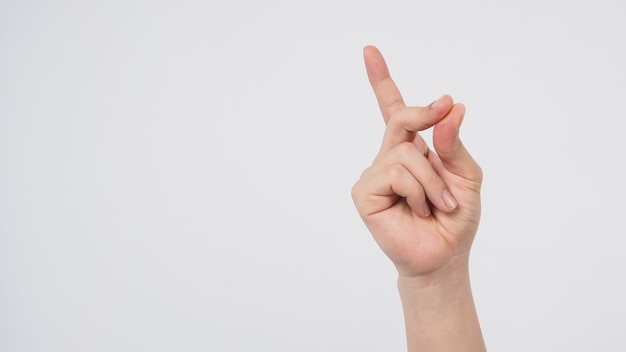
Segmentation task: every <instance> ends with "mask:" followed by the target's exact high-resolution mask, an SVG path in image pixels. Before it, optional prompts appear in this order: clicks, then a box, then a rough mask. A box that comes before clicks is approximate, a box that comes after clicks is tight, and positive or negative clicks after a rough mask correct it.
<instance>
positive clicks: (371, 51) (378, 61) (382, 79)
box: [363, 45, 406, 123]
mask: <svg viewBox="0 0 626 352" xmlns="http://www.w3.org/2000/svg"><path fill="white" fill-rule="evenodd" d="M363 59H364V60H365V68H366V70H367V77H368V78H369V81H370V84H371V86H372V88H373V89H374V94H375V95H376V100H378V106H379V107H380V112H382V114H383V119H384V120H385V123H387V121H389V117H390V116H391V114H392V113H393V112H395V111H397V110H398V109H401V108H403V107H405V106H406V105H405V104H404V100H403V99H402V95H401V94H400V90H398V87H397V86H396V84H395V83H394V82H393V80H392V79H391V76H390V75H389V68H388V67H387V63H386V62H385V59H384V58H383V55H382V54H381V53H380V51H378V49H377V48H376V47H375V46H371V45H368V46H366V47H365V48H363Z"/></svg>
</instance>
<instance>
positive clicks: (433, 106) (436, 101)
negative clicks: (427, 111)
mask: <svg viewBox="0 0 626 352" xmlns="http://www.w3.org/2000/svg"><path fill="white" fill-rule="evenodd" d="M441 100H443V96H441V97H440V98H439V99H437V100H435V101H433V102H432V103H430V107H431V108H436V107H437V106H438V105H439V104H440V103H441Z"/></svg>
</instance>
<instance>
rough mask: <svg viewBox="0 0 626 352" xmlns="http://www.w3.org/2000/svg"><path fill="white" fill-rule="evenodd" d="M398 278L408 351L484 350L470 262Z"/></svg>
mask: <svg viewBox="0 0 626 352" xmlns="http://www.w3.org/2000/svg"><path fill="white" fill-rule="evenodd" d="M449 269H450V270H447V271H445V273H444V272H440V273H437V275H434V273H433V275H428V276H419V277H407V276H402V275H401V276H399V277H398V290H399V292H400V298H401V300H402V308H403V311H404V318H405V323H406V333H407V343H408V347H409V351H411V352H413V351H432V350H437V351H484V349H485V347H484V342H483V339H482V334H481V331H480V325H479V323H478V317H477V315H476V309H475V307H474V300H473V297H472V290H471V286H470V279H469V270H468V266H467V264H465V265H459V266H457V267H455V268H454V269H452V268H449Z"/></svg>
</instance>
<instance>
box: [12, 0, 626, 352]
mask: <svg viewBox="0 0 626 352" xmlns="http://www.w3.org/2000/svg"><path fill="white" fill-rule="evenodd" d="M625 15H626V5H624V3H623V2H621V1H617V0H614V1H609V0H600V1H590V0H588V1H565V0H561V1H535V0H533V1H482V2H476V1H474V2H467V1H326V0H323V1H309V2H306V3H305V2H296V1H277V0H270V1H231V2H229V3H228V4H227V2H226V1H223V2H218V1H189V0H183V1H141V0H130V1H128V0H127V1H121V0H118V1H67V0H64V1H54V2H53V1H8V0H4V1H1V2H0V350H1V351H6V352H18V351H19V352H21V351H29V352H30V351H64V352H68V351H403V350H404V349H405V340H404V327H403V321H402V313H401V307H400V300H399V298H398V294H397V292H396V283H395V279H396V275H395V270H394V268H393V267H392V265H391V263H390V262H389V261H388V260H387V258H386V257H385V256H384V255H383V254H382V252H381V251H380V250H379V249H378V248H377V247H376V244H375V243H374V241H373V240H372V239H371V236H370V235H369V233H368V232H367V230H366V228H365V226H364V225H362V223H361V220H360V218H359V217H358V215H357V213H356V211H355V210H354V209H353V205H352V201H351V199H350V188H351V186H352V184H353V183H354V182H355V181H356V179H357V178H358V176H359V175H360V173H361V171H362V169H364V168H365V167H367V166H368V165H369V163H370V162H371V160H372V158H373V157H374V154H375V153H376V151H377V149H378V145H379V142H380V138H381V136H382V131H383V128H384V125H383V122H382V119H381V118H380V116H379V113H378V108H377V106H376V102H375V99H374V96H373V94H372V93H371V91H370V88H369V86H368V83H367V79H366V75H365V69H364V66H363V64H362V57H361V48H362V47H363V46H364V45H367V44H375V45H377V46H378V47H379V48H380V49H381V51H382V52H383V54H384V55H385V56H386V58H387V60H388V63H389V66H390V69H391V72H392V75H393V76H394V77H395V79H396V81H397V83H398V85H399V86H400V89H401V90H402V92H403V94H404V96H405V100H406V101H407V103H408V104H411V105H424V104H428V103H430V102H431V101H432V100H434V99H436V98H438V97H439V96H440V95H442V94H444V93H448V94H451V95H452V96H453V97H455V99H456V100H457V101H461V102H463V103H465V104H466V106H467V110H468V113H467V115H466V118H465V122H464V126H463V129H462V131H461V136H462V139H463V140H464V142H465V144H466V146H467V147H468V149H470V151H471V152H472V153H473V155H474V156H475V158H476V159H477V160H478V161H479V163H480V164H481V165H482V166H483V169H484V172H485V181H484V191H483V199H484V210H483V220H482V224H481V227H480V229H479V233H478V236H477V238H476V241H475V244H474V249H473V254H472V262H471V271H472V282H473V288H474V294H475V299H476V304H477V308H478V313H479V316H480V319H481V323H482V327H483V332H484V335H485V339H486V342H487V346H488V348H489V349H490V350H492V351H617V350H624V349H626V337H625V335H624V328H625V327H626V326H625V323H624V318H623V317H624V316H626V304H624V297H626V282H625V276H624V268H626V256H625V255H624V247H625V246H626V240H625V238H624V237H625V235H626V231H625V230H624V209H625V206H624V199H625V198H626V186H625V184H624V181H625V180H626V171H625V170H624V160H625V159H624V156H623V154H624V152H625V151H626V148H625V146H624V142H623V139H622V135H623V133H624V130H625V128H626V123H625V122H624V119H625V117H626V116H625V115H626V114H625V113H624V109H625V108H624V104H623V99H624V96H625V93H626V70H625V69H624V66H623V65H624V62H626V44H625V43H626V41H625V40H624V35H625V33H626V24H625V23H626V22H624V20H623V19H624V16H625Z"/></svg>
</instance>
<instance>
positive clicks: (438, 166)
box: [352, 46, 485, 352]
mask: <svg viewBox="0 0 626 352" xmlns="http://www.w3.org/2000/svg"><path fill="white" fill-rule="evenodd" d="M363 55H364V59H365V66H366V69H367V74H368V78H369V81H370V84H371V86H372V88H373V90H374V93H375V95H376V99H377V100H378V104H379V107H380V111H381V113H382V116H383V119H384V121H385V123H386V129H385V133H384V136H383V141H382V145H381V148H380V151H379V153H378V155H377V156H376V158H375V160H374V162H373V163H372V165H371V166H370V167H369V168H367V169H366V170H365V171H364V172H363V173H362V175H361V177H360V179H359V180H358V181H357V182H356V184H355V185H354V187H353V189H352V198H353V200H354V203H355V205H356V207H357V209H358V211H359V214H360V216H361V217H362V219H363V221H364V222H365V224H366V225H367V227H368V229H369V230H370V232H371V233H372V235H373V236H374V239H375V240H376V242H377V243H378V245H379V246H380V248H381V249H382V250H383V252H384V253H385V254H386V255H387V256H388V257H389V259H391V261H392V262H393V263H394V265H395V266H396V268H397V270H398V288H399V292H400V297H401V299H402V304H403V310H404V316H405V323H406V333H407V343H408V350H409V351H410V352H415V351H484V350H485V345H484V341H483V338H482V334H481V331H480V325H479V322H478V318H477V315H476V309H475V307H474V301H473V298H472V292H471V287H470V280H469V270H468V262H469V253H470V249H471V245H472V242H473V240H474V237H475V235H476V231H477V229H478V223H479V220H480V187H481V183H482V170H481V169H480V167H479V166H478V164H477V163H476V162H475V161H474V159H473V158H472V157H471V155H470V154H469V152H468V151H467V150H466V149H465V147H464V146H463V144H462V142H461V140H460V139H459V128H460V126H461V122H462V121H463V117H464V115H465V106H464V105H462V104H458V103H454V101H453V99H452V97H450V96H448V95H444V96H442V97H441V98H439V99H438V100H436V101H435V102H433V103H431V104H430V105H428V106H424V107H409V106H406V105H405V104H404V100H403V99H402V96H401V94H400V91H399V90H398V88H397V86H396V85H395V83H394V82H393V80H392V79H391V77H390V74H389V70H388V68H387V64H386V63H385V60H384V58H383V56H382V55H381V53H380V52H379V51H378V49H376V48H375V47H373V46H367V47H365V48H364V49H363ZM429 128H433V146H434V150H430V149H429V147H428V145H427V144H426V142H425V141H424V140H423V139H422V137H421V136H420V135H419V131H423V130H427V129H429Z"/></svg>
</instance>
